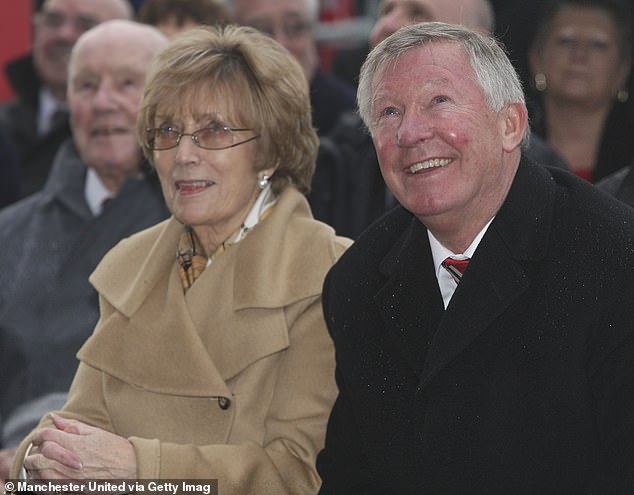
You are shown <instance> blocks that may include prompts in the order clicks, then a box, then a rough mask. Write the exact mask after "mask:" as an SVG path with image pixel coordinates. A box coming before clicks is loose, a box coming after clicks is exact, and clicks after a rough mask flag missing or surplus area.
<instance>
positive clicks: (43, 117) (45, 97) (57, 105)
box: [37, 87, 68, 136]
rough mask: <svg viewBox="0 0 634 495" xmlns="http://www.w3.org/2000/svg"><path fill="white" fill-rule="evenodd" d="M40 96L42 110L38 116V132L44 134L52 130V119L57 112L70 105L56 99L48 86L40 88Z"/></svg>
mask: <svg viewBox="0 0 634 495" xmlns="http://www.w3.org/2000/svg"><path fill="white" fill-rule="evenodd" d="M39 98H40V106H39V109H40V110H39V113H38V116H37V133H38V134H39V135H40V136H43V135H44V134H46V133H48V132H49V131H50V130H51V120H52V118H53V115H54V114H55V112H56V111H57V110H61V109H64V110H66V109H67V108H68V107H67V105H66V102H62V101H58V100H56V99H55V97H54V96H53V94H52V93H51V91H50V90H49V89H48V88H47V87H43V88H42V89H41V90H40V96H39Z"/></svg>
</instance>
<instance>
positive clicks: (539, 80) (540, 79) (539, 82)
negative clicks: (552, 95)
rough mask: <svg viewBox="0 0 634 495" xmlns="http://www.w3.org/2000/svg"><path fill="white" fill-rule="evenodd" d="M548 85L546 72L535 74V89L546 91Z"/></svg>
mask: <svg viewBox="0 0 634 495" xmlns="http://www.w3.org/2000/svg"><path fill="white" fill-rule="evenodd" d="M547 86H548V84H547V82H546V74H543V73H542V72H540V73H538V74H535V89H536V90H537V91H540V92H541V91H546V87H547Z"/></svg>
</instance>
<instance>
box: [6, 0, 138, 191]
mask: <svg viewBox="0 0 634 495" xmlns="http://www.w3.org/2000/svg"><path fill="white" fill-rule="evenodd" d="M133 15H134V12H133V10H132V7H131V5H130V3H129V2H128V1H127V0H44V1H43V2H41V7H40V8H39V9H38V11H37V12H36V13H35V14H34V16H33V51H32V53H31V54H30V55H27V56H25V57H22V58H20V59H17V60H15V61H13V62H11V63H10V64H8V65H7V67H6V73H7V77H8V79H9V81H10V82H11V85H12V87H13V89H14V90H15V92H16V93H17V95H18V96H17V97H16V98H15V99H13V100H10V101H8V102H6V103H4V104H2V105H1V106H0V133H4V134H5V136H6V138H7V140H8V141H9V142H10V144H11V145H12V146H13V147H14V149H15V151H16V154H17V157H18V163H19V166H20V175H21V181H20V182H21V192H22V194H23V195H28V194H30V193H32V192H35V191H37V190H39V189H41V187H42V186H43V185H44V182H45V180H46V177H47V175H48V172H49V170H50V168H51V165H52V163H53V157H54V156H55V153H56V151H57V149H58V147H59V145H60V144H61V143H62V141H64V140H65V139H66V138H68V137H69V136H70V129H69V126H68V108H67V104H66V81H67V65H68V58H69V55H70V50H71V48H72V47H73V45H74V44H75V42H76V41H77V38H78V37H79V36H80V35H81V34H82V33H83V32H84V31H87V30H88V29H90V28H91V27H93V26H95V25H96V24H99V23H100V22H103V21H106V20H109V19H132V16H133Z"/></svg>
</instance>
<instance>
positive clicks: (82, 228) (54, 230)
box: [0, 20, 168, 477]
mask: <svg viewBox="0 0 634 495" xmlns="http://www.w3.org/2000/svg"><path fill="white" fill-rule="evenodd" d="M166 43H167V39H166V38H165V36H164V35H162V34H161V33H160V31H158V30H157V29H156V28H154V27H150V26H147V25H143V24H139V23H135V22H133V21H128V20H113V21H108V22H105V23H102V24H100V25H99V26H97V27H95V28H93V29H92V30H90V31H88V32H87V33H86V34H84V35H83V36H82V37H81V38H80V39H79V41H78V42H77V44H76V45H75V48H74V49H73V52H72V56H71V60H70V66H69V87H68V104H69V109H70V115H71V117H70V119H71V120H70V122H71V127H72V129H73V140H72V141H71V140H68V141H67V142H65V143H64V144H63V145H62V146H61V148H60V150H59V152H58V154H57V156H56V158H55V162H54V164H53V169H52V171H51V174H50V176H49V178H48V181H47V183H46V185H45V187H44V189H43V190H42V191H40V192H38V193H35V194H34V195H31V196H30V197H28V198H25V199H23V200H21V201H19V202H17V203H15V204H13V205H10V206H7V207H6V208H4V209H3V210H2V211H0V239H1V241H2V247H3V253H4V255H3V256H2V257H0V342H1V343H2V355H3V356H5V357H6V358H7V359H2V360H1V361H0V419H1V420H2V421H1V422H0V426H2V428H3V431H2V433H3V439H2V440H3V443H2V445H3V446H4V447H5V448H6V447H12V446H14V445H17V444H18V443H19V442H20V440H21V439H22V437H23V436H24V435H25V434H26V433H28V432H29V431H30V430H31V429H32V428H33V427H34V426H35V425H36V424H37V422H38V421H39V419H40V417H41V415H43V414H44V413H45V412H47V411H49V410H52V409H56V408H58V407H60V406H61V405H62V404H63V402H64V399H65V393H66V391H67V389H68V387H69V385H70V382H71V380H72V378H73V376H74V373H75V369H76V367H77V361H76V359H75V353H76V351H77V350H78V349H79V347H80V346H81V344H82V343H83V342H84V340H85V339H86V338H87V337H88V336H89V335H90V333H91V332H92V329H93V327H94V325H95V324H96V322H97V319H98V315H99V308H98V298H97V292H96V291H95V290H94V289H93V288H92V286H91V285H90V284H89V282H88V276H89V275H90V273H91V272H92V270H93V269H94V268H95V266H96V265H97V263H98V262H99V261H100V260H101V258H102V257H103V255H104V254H105V253H106V252H107V251H108V250H109V249H110V248H111V247H113V246H114V245H115V244H116V243H117V242H118V241H119V240H121V239H122V238H124V237H127V236H129V235H131V234H132V233H134V232H136V231H138V230H141V229H143V228H146V227H149V226H151V225H153V224H155V223H157V222H159V221H161V220H163V219H164V218H166V217H167V216H168V211H167V208H166V206H165V204H164V201H163V196H162V193H161V189H160V186H159V184H158V180H157V179H156V177H155V176H154V175H153V174H152V173H150V172H149V170H148V167H147V165H144V164H143V160H142V153H141V148H140V146H139V144H138V141H137V137H136V133H135V124H136V117H137V114H138V111H139V105H140V102H141V96H142V93H143V87H144V82H145V73H146V70H147V67H148V66H149V62H150V60H151V58H152V57H153V55H154V54H155V53H156V52H157V51H158V50H159V49H160V48H161V47H162V46H164V45H165V44H166ZM8 358H10V359H8ZM8 453H10V451H9V452H7V451H4V453H3V454H4V455H3V456H1V455H0V458H2V457H7V454H8ZM6 464H8V462H7V463H6ZM6 464H5V466H4V468H5V469H6V468H7V467H8V466H7V465H6ZM0 474H2V476H0V477H4V476H6V471H2V472H1V473H0Z"/></svg>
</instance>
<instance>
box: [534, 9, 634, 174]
mask: <svg viewBox="0 0 634 495" xmlns="http://www.w3.org/2000/svg"><path fill="white" fill-rule="evenodd" d="M630 9H631V6H630V5H629V4H628V3H627V2H626V0H548V1H547V3H546V4H545V6H544V11H543V13H542V19H541V21H540V23H539V26H538V29H537V34H536V37H535V40H534V42H533V45H532V48H531V51H530V65H531V70H532V72H533V77H534V88H535V89H536V90H537V98H535V102H534V103H535V105H534V106H531V120H532V128H533V131H534V132H536V133H537V134H538V135H540V136H542V137H543V138H544V139H545V140H546V141H547V142H548V143H549V144H550V145H551V146H552V147H553V148H554V149H555V151H557V152H558V153H559V155H560V156H561V157H562V158H563V159H564V160H565V161H566V163H567V164H568V166H569V167H570V169H571V170H572V171H573V172H574V173H576V174H577V175H579V176H580V177H583V178H585V179H587V180H589V181H591V182H594V181H597V180H599V179H601V178H602V177H604V176H605V175H608V174H610V173H611V172H613V171H615V170H618V169H620V168H622V167H624V166H626V165H628V164H629V162H630V161H631V160H632V158H634V144H633V143H634V142H633V141H632V139H631V133H632V130H631V129H632V127H633V126H634V121H632V118H631V116H630V115H629V113H628V108H627V106H626V105H624V102H625V101H626V100H627V98H628V93H627V79H628V75H629V73H630V66H631V56H632V53H631V52H632V45H631V43H632V25H631V24H632V17H631V15H630Z"/></svg>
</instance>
